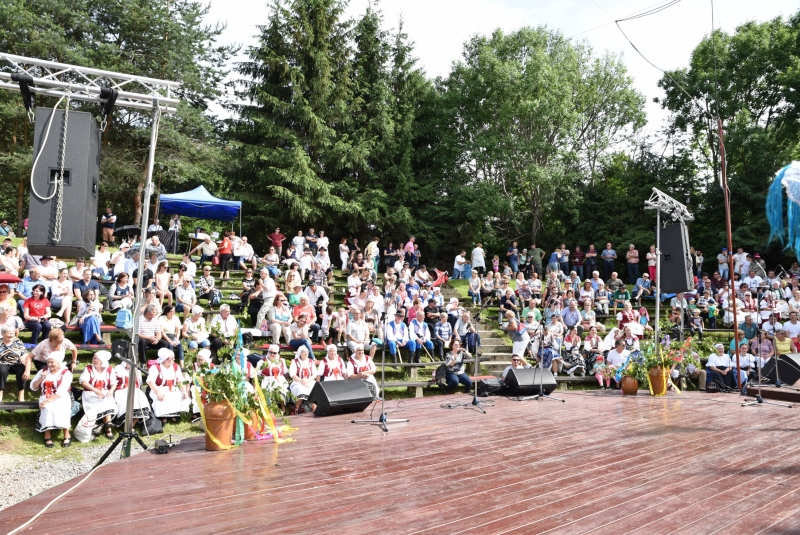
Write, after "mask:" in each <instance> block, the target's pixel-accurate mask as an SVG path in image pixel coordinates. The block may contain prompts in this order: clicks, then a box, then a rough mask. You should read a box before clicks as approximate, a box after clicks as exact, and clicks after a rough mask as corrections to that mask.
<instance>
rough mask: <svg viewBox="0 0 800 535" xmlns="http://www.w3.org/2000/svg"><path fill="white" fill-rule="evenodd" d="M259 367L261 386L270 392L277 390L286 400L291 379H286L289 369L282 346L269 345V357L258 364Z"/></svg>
mask: <svg viewBox="0 0 800 535" xmlns="http://www.w3.org/2000/svg"><path fill="white" fill-rule="evenodd" d="M258 368H259V370H260V373H261V377H262V379H261V388H263V389H264V390H267V391H269V392H271V391H273V390H277V391H279V392H280V393H281V395H282V396H283V398H284V400H285V399H286V395H287V394H288V393H289V381H287V380H286V374H287V373H289V369H288V368H287V367H286V363H285V362H284V361H283V359H282V358H281V356H280V347H278V345H277V344H272V345H270V346H269V349H267V358H265V359H264V360H262V361H261V362H260V363H259V364H258Z"/></svg>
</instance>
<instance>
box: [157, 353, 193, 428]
mask: <svg viewBox="0 0 800 535" xmlns="http://www.w3.org/2000/svg"><path fill="white" fill-rule="evenodd" d="M147 384H148V385H149V386H150V399H151V400H152V401H153V413H155V415H156V418H161V421H162V422H163V423H166V421H167V418H171V419H172V421H173V422H177V421H178V417H179V416H180V413H182V412H189V403H190V399H189V393H188V391H187V389H186V385H185V384H184V382H183V373H182V372H181V368H180V366H178V365H177V364H176V363H175V353H173V352H172V351H171V350H169V349H167V348H165V347H162V348H161V349H159V350H158V358H157V359H156V363H155V364H153V365H152V366H150V369H149V370H148V371H147Z"/></svg>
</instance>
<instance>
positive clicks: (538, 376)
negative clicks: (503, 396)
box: [505, 368, 556, 396]
mask: <svg viewBox="0 0 800 535" xmlns="http://www.w3.org/2000/svg"><path fill="white" fill-rule="evenodd" d="M539 381H541V382H542V390H544V393H545V394H550V393H551V392H552V391H553V390H555V389H556V378H555V377H553V372H552V371H550V370H549V369H547V368H521V369H518V370H515V369H513V368H512V369H510V370H508V374H507V375H506V379H505V383H506V387H507V388H508V394H510V395H512V396H525V395H528V394H538V393H539Z"/></svg>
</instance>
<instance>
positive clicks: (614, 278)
mask: <svg viewBox="0 0 800 535" xmlns="http://www.w3.org/2000/svg"><path fill="white" fill-rule="evenodd" d="M624 287H625V283H624V282H622V279H620V278H619V275H617V272H616V271H614V272H613V273H611V278H610V279H608V280H607V281H606V288H608V291H610V292H612V293H613V292H616V291H617V290H619V289H620V288H624Z"/></svg>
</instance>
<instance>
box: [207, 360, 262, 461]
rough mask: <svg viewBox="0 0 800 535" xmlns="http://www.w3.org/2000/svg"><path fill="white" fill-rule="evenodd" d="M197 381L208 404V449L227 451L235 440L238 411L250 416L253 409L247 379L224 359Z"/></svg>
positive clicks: (236, 367)
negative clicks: (249, 413) (246, 383)
mask: <svg viewBox="0 0 800 535" xmlns="http://www.w3.org/2000/svg"><path fill="white" fill-rule="evenodd" d="M197 378H198V383H199V386H200V388H201V390H202V391H203V393H202V395H203V398H204V401H205V402H206V403H205V405H204V407H203V416H204V422H205V426H206V449H207V450H212V451H215V450H221V449H227V448H228V447H229V446H230V444H231V439H232V438H233V430H234V425H235V423H236V411H238V412H239V413H240V414H247V413H248V412H247V411H249V410H252V407H251V404H252V396H251V395H249V394H248V392H247V390H246V389H245V388H244V383H245V381H246V377H245V376H244V374H243V373H242V371H241V370H240V369H239V367H238V366H234V365H233V364H232V363H231V362H230V360H224V361H223V362H222V364H220V365H219V366H217V367H215V368H209V367H208V366H205V365H203V366H201V367H200V371H199V373H198V376H197ZM234 409H236V410H234Z"/></svg>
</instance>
